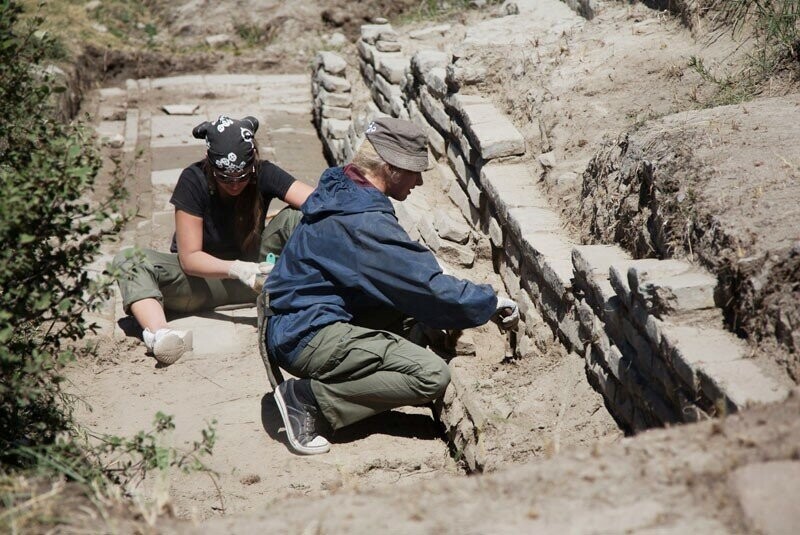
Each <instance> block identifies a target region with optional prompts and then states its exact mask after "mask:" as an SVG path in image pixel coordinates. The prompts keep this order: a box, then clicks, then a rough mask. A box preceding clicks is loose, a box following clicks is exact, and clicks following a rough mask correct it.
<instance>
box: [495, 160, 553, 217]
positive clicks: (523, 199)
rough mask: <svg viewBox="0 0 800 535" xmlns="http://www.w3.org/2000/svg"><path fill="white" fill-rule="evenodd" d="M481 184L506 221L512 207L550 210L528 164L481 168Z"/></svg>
mask: <svg viewBox="0 0 800 535" xmlns="http://www.w3.org/2000/svg"><path fill="white" fill-rule="evenodd" d="M480 182H481V186H482V187H483V190H484V192H485V193H486V194H487V195H488V196H489V198H490V199H491V201H492V203H493V205H494V208H495V210H496V212H497V215H498V216H499V217H500V219H501V221H503V222H505V221H506V220H507V218H508V210H509V209H511V208H550V203H549V201H548V200H547V198H546V197H545V196H544V195H543V194H542V192H541V189H540V188H539V187H538V186H537V185H536V184H535V181H534V177H533V174H531V172H530V170H529V169H528V166H527V165H526V164H524V163H511V164H503V163H494V162H490V163H488V164H486V165H484V166H483V167H482V168H481V177H480Z"/></svg>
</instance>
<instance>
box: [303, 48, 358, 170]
mask: <svg viewBox="0 0 800 535" xmlns="http://www.w3.org/2000/svg"><path fill="white" fill-rule="evenodd" d="M346 69H347V62H346V61H345V60H344V58H342V57H341V56H339V55H337V54H335V53H333V52H319V53H318V54H317V55H316V57H315V58H314V63H313V74H312V77H311V94H312V96H313V98H314V105H313V115H314V125H315V126H316V127H317V130H318V131H319V132H320V139H321V140H322V145H323V149H324V150H325V158H326V159H327V160H328V162H331V163H338V162H341V161H342V160H344V159H346V158H349V155H351V154H352V147H351V144H350V143H349V141H350V139H349V132H350V131H351V130H352V122H353V121H352V117H353V110H352V106H353V97H352V94H351V92H350V89H351V87H350V82H349V81H347V78H346V76H345V71H346Z"/></svg>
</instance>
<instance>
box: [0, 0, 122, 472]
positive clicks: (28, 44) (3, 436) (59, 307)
mask: <svg viewBox="0 0 800 535" xmlns="http://www.w3.org/2000/svg"><path fill="white" fill-rule="evenodd" d="M20 13H21V8H20V7H19V5H18V4H17V2H14V1H12V0H0V117H2V120H0V191H2V195H0V243H2V244H3V247H2V249H0V461H2V462H3V463H5V464H8V463H16V462H18V461H19V460H20V457H15V456H14V453H13V452H15V451H18V450H19V448H24V447H30V446H35V445H40V444H47V443H49V442H52V441H53V440H54V438H55V437H56V436H57V434H58V433H59V432H62V431H64V430H67V429H69V428H70V425H71V424H70V405H69V403H68V402H67V401H66V400H65V396H64V393H63V390H62V383H63V380H64V379H63V377H62V374H61V372H62V368H63V366H64V365H65V364H66V363H67V362H69V361H70V360H71V359H73V358H74V357H75V352H74V347H77V344H74V342H75V341H77V340H79V339H80V338H82V337H83V336H84V335H85V334H86V333H87V332H88V331H90V330H91V329H92V328H93V326H92V325H90V324H87V322H86V321H85V320H84V319H83V313H84V312H86V311H89V310H92V309H93V308H95V307H96V306H97V305H98V304H99V302H100V299H101V298H103V297H104V295H105V293H106V292H107V290H108V283H107V282H103V281H93V280H91V279H90V277H89V275H88V274H87V272H86V269H85V268H86V266H87V264H88V263H90V262H91V261H92V260H93V259H94V257H95V256H96V255H97V253H98V251H99V247H100V245H101V243H102V242H103V241H104V239H105V238H106V237H107V236H109V235H111V234H115V233H117V232H118V231H119V226H120V225H121V223H122V221H121V220H118V219H117V218H115V217H114V215H113V213H114V210H115V209H116V203H117V202H118V201H119V200H120V197H121V190H120V188H118V187H115V186H112V187H111V194H109V196H108V198H107V199H106V200H105V201H103V202H100V203H96V202H93V201H92V200H91V198H90V196H91V193H92V190H93V188H94V182H95V178H96V176H97V173H98V171H99V169H100V164H101V160H100V156H99V154H98V151H97V150H96V149H95V148H94V143H93V140H92V138H91V135H90V131H89V130H88V129H87V128H85V127H84V126H82V125H80V124H77V123H64V122H62V121H59V120H58V119H56V117H57V114H56V113H55V110H54V108H53V104H52V102H53V100H54V99H53V98H52V97H53V94H54V93H57V92H61V91H63V90H64V88H63V87H59V86H58V84H57V83H56V81H55V80H54V78H53V77H52V76H51V75H50V74H48V69H47V68H46V65H45V64H44V61H45V60H46V59H47V58H50V57H53V55H54V53H53V50H54V47H57V46H58V43H56V42H54V41H53V40H51V39H50V38H49V37H48V35H47V34H46V33H43V32H37V29H38V27H39V26H40V25H41V23H42V20H41V19H37V18H32V19H28V20H26V21H21V20H20Z"/></svg>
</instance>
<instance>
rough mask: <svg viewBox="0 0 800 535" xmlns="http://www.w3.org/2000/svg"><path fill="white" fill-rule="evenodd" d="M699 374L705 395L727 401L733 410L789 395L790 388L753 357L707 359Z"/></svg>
mask: <svg viewBox="0 0 800 535" xmlns="http://www.w3.org/2000/svg"><path fill="white" fill-rule="evenodd" d="M698 375H699V379H700V389H701V390H702V391H703V394H705V396H706V397H708V398H709V399H710V400H712V401H718V400H724V402H725V404H726V406H727V410H728V411H729V412H734V411H738V410H741V409H744V408H746V407H748V406H751V405H755V404H761V403H772V402H775V401H781V400H783V399H785V398H786V396H787V395H789V390H788V388H785V387H783V386H781V385H780V384H778V383H777V382H776V381H774V380H773V379H771V378H769V377H767V376H766V375H765V374H764V372H762V371H761V370H760V369H759V367H758V366H757V365H756V363H755V362H753V361H752V360H744V359H740V360H736V361H732V362H720V361H718V362H705V363H703V364H702V365H701V366H699V370H698Z"/></svg>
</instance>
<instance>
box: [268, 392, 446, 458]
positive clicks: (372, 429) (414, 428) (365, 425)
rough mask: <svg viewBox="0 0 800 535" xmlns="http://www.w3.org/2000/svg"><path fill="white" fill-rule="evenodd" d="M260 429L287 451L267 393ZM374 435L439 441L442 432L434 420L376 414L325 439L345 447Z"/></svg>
mask: <svg viewBox="0 0 800 535" xmlns="http://www.w3.org/2000/svg"><path fill="white" fill-rule="evenodd" d="M261 425H262V426H263V427H264V431H266V432H267V435H269V437H270V438H271V439H273V440H275V441H277V442H280V443H282V444H283V445H285V446H286V447H287V448H289V441H288V440H287V439H286V432H285V431H284V429H283V420H282V419H281V414H280V412H279V411H278V406H277V405H276V404H275V399H274V394H273V393H272V392H267V393H266V394H264V397H262V398H261ZM376 434H382V435H390V436H395V437H401V438H414V439H418V440H442V434H441V430H440V429H439V426H438V425H437V423H436V421H435V420H434V419H433V416H428V415H425V414H407V413H404V412H399V411H387V412H384V413H382V414H378V415H376V416H373V417H371V418H367V419H366V420H362V421H361V422H358V423H355V424H353V425H350V426H348V427H346V428H344V429H340V430H338V431H336V432H335V433H332V432H328V433H326V436H328V438H329V439H330V441H331V443H332V444H346V443H349V442H354V441H356V440H362V439H364V438H366V437H368V436H370V435H376Z"/></svg>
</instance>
